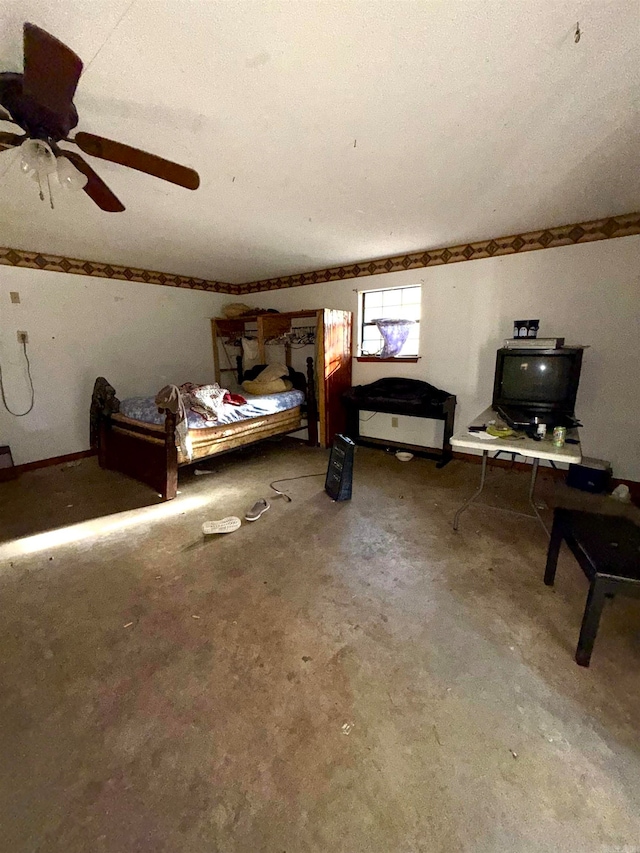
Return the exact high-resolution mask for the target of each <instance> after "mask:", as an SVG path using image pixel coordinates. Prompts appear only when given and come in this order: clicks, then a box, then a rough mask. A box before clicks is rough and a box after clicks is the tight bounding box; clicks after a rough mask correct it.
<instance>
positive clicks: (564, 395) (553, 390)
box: [500, 352, 573, 404]
mask: <svg viewBox="0 0 640 853" xmlns="http://www.w3.org/2000/svg"><path fill="white" fill-rule="evenodd" d="M572 368H573V360H572V357H571V356H569V355H566V356H564V355H542V354H536V353H526V352H518V353H515V352H514V353H508V354H507V355H505V358H504V363H503V368H502V383H501V384H502V387H501V389H500V397H501V399H502V400H503V401H505V402H506V401H508V400H513V401H516V400H517V401H523V400H526V401H527V402H530V403H550V404H553V403H563V402H565V401H566V400H567V399H568V398H569V396H570V395H571V389H572V382H571V374H572Z"/></svg>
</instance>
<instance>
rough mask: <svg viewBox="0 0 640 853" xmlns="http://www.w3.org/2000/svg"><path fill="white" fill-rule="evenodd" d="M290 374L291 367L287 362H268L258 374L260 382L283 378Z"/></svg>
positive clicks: (257, 377)
mask: <svg viewBox="0 0 640 853" xmlns="http://www.w3.org/2000/svg"><path fill="white" fill-rule="evenodd" d="M288 375H289V368H288V367H287V365H286V364H278V363H276V364H268V365H267V366H266V367H265V369H264V370H263V371H262V373H259V374H258V375H257V376H256V379H257V380H258V382H271V381H272V380H273V379H281V378H282V377H283V376H288Z"/></svg>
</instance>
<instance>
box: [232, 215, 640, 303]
mask: <svg viewBox="0 0 640 853" xmlns="http://www.w3.org/2000/svg"><path fill="white" fill-rule="evenodd" d="M632 234H640V213H625V214H622V215H621V216H611V217H609V218H608V219H595V220H593V221H591V222H580V223H577V224H573V225H560V226H559V227H557V228H545V229H542V230H541V231H528V232H527V233H526V234H514V235H513V236H511V237H499V238H497V239H492V240H480V241H479V242H477V243H462V244H460V245H459V246H448V247H445V248H442V249H429V250H428V251H420V252H411V253H410V254H406V255H394V256H392V257H388V258H379V259H378V260H373V261H358V262H357V263H353V264H345V265H343V266H340V267H330V268H329V269H325V270H315V271H314V272H307V273H299V274H297V275H288V276H279V277H277V278H266V279H263V280H262V281H252V282H249V283H248V284H243V285H240V287H241V290H240V293H241V294H243V295H244V294H246V293H260V292H262V291H265V290H280V289H283V288H287V287H301V286H302V285H305V284H318V283H320V282H325V281H343V280H345V279H349V278H361V277H362V276H369V275H384V274H386V273H391V272H400V271H402V270H411V269H420V268H423V267H436V266H440V265H441V264H457V263H460V262H462V261H475V260H479V259H481V258H497V257H500V256H502V255H514V254H521V253H522V252H535V251H537V250H538V249H554V248H556V247H558V246H572V245H574V244H576V243H589V242H592V241H594V240H610V239H612V238H613V237H629V236H630V235H632Z"/></svg>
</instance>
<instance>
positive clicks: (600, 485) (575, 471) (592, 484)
mask: <svg viewBox="0 0 640 853" xmlns="http://www.w3.org/2000/svg"><path fill="white" fill-rule="evenodd" d="M610 480H611V465H610V463H609V462H605V460H604V459H590V458H589V457H587V456H585V457H583V459H582V462H581V463H580V464H579V465H576V464H573V465H569V472H568V473H567V485H568V486H572V487H573V488H574V489H581V490H582V491H583V492H594V493H596V494H597V493H599V492H606V491H607V490H608V488H609V481H610Z"/></svg>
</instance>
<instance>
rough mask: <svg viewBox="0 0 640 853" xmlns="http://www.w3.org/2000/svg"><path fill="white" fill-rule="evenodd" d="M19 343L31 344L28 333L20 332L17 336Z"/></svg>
mask: <svg viewBox="0 0 640 853" xmlns="http://www.w3.org/2000/svg"><path fill="white" fill-rule="evenodd" d="M17 338H18V343H19V344H28V343H29V334H28V332H18V334H17Z"/></svg>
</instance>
